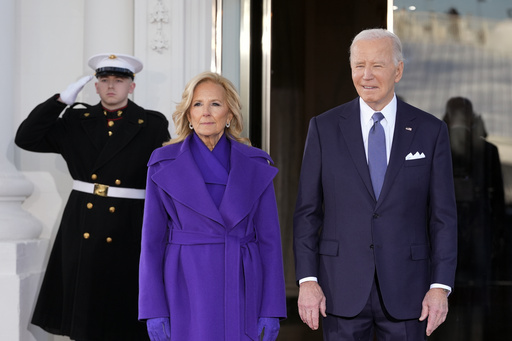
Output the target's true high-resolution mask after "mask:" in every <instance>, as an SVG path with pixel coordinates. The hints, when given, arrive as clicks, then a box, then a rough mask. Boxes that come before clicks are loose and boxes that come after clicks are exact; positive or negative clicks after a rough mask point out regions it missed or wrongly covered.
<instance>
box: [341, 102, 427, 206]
mask: <svg viewBox="0 0 512 341" xmlns="http://www.w3.org/2000/svg"><path fill="white" fill-rule="evenodd" d="M359 115H360V108H359V98H356V99H355V100H353V101H351V102H349V103H348V105H347V106H345V107H344V110H343V111H341V112H340V114H339V118H340V119H339V127H340V130H341V132H342V136H343V138H344V140H345V144H346V146H347V148H348V149H349V152H350V155H351V157H352V160H353V161H354V164H355V166H356V168H357V170H358V172H359V175H360V176H361V179H362V180H363V182H364V184H365V186H366V189H367V190H368V193H369V194H370V195H371V196H372V197H373V199H374V200H376V199H375V194H374V192H373V187H372V182H371V178H370V171H369V169H368V163H367V161H366V153H365V150H364V144H363V140H362V136H361V120H360V116H359ZM416 127H417V120H416V116H415V115H414V114H409V113H407V112H405V108H404V103H403V102H401V101H400V100H397V112H396V122H395V131H394V135H393V143H392V144H391V154H390V157H389V163H388V168H387V170H386V176H385V178H384V183H383V185H382V191H381V194H380V196H379V200H378V201H377V200H376V201H377V207H378V206H379V205H380V204H381V203H382V201H383V200H384V199H385V197H386V195H387V194H388V193H389V191H390V190H391V188H392V184H393V182H394V180H395V178H396V176H397V174H398V172H399V170H400V168H401V167H402V166H403V164H404V162H405V156H406V155H407V153H408V152H409V151H408V150H409V147H410V145H411V142H412V140H413V137H414V134H415V132H416V130H417V129H416ZM354 141H360V143H354Z"/></svg>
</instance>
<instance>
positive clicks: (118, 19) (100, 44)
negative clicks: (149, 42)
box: [80, 0, 134, 104]
mask: <svg viewBox="0 0 512 341" xmlns="http://www.w3.org/2000/svg"><path fill="white" fill-rule="evenodd" d="M133 9H134V4H133V1H126V0H110V1H104V0H87V1H84V75H85V74H91V73H93V72H94V71H93V70H91V68H90V67H89V66H88V65H87V61H88V60H89V58H90V57H91V56H93V55H95V54H99V53H123V54H129V55H133V49H134V47H133V46H134V39H133V36H134V19H133ZM112 13H115V15H112ZM94 82H95V79H93V80H92V81H91V82H89V84H87V86H86V87H85V88H84V90H83V91H82V92H81V94H80V95H81V99H80V101H82V102H85V103H89V104H96V103H98V102H99V97H98V95H97V94H96V89H95V88H94Z"/></svg>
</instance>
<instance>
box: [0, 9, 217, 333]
mask: <svg viewBox="0 0 512 341" xmlns="http://www.w3.org/2000/svg"><path fill="white" fill-rule="evenodd" d="M213 1H215V0H207V1H204V0H131V1H130V0H111V1H108V2H105V1H103V0H72V1H70V0H47V1H41V0H16V1H15V13H16V15H15V29H14V30H3V31H2V32H0V34H1V35H4V37H6V38H9V39H14V40H15V44H14V45H15V51H14V54H15V58H14V59H15V62H14V63H13V65H4V67H9V68H10V70H13V69H14V71H15V75H16V77H14V81H13V82H12V84H8V86H9V87H12V88H13V89H14V91H13V93H14V109H13V112H7V113H6V112H4V113H3V115H12V116H11V117H12V120H11V121H10V122H11V123H10V124H12V136H14V134H15V132H16V129H17V127H18V126H19V124H20V123H21V122H22V120H23V119H24V118H25V117H26V116H27V115H28V113H29V112H30V111H31V110H32V109H33V108H34V107H35V106H36V105H37V104H39V103H41V102H43V101H45V100H46V99H48V98H49V97H50V96H52V95H54V94H55V93H58V92H60V91H62V90H64V89H65V88H66V87H67V85H68V84H70V83H71V82H74V81H75V80H77V79H78V78H80V77H81V76H82V75H84V73H92V72H93V70H90V69H89V68H88V66H87V59H88V57H89V56H90V55H92V54H95V53H99V52H120V53H130V54H134V55H135V56H137V57H138V58H140V59H141V60H142V61H143V63H144V69H143V70H142V72H141V73H139V74H138V75H137V76H136V79H135V81H136V84H137V87H136V90H135V93H134V95H133V98H132V99H133V100H134V101H135V102H136V103H138V104H139V105H141V106H143V107H146V108H148V109H153V110H158V111H160V112H162V113H163V114H164V115H165V116H166V117H167V118H168V119H169V121H170V122H171V121H172V119H171V115H172V112H173V111H174V109H175V105H176V103H177V102H178V101H179V100H180V99H181V92H182V90H183V88H184V85H185V84H186V82H187V81H188V80H189V79H190V78H192V77H193V76H195V75H196V74H197V73H199V72H202V71H205V70H210V67H211V60H212V58H211V55H212V52H211V50H212V44H211V37H212V18H213V13H212V10H213V5H212V2H213ZM106 6H110V8H107V7H106ZM127 6H128V7H127ZM157 9H159V10H160V12H159V13H160V14H162V16H160V18H161V20H160V21H159V20H156V21H152V19H153V18H154V17H155V16H156V14H157V12H156V11H157ZM159 39H160V40H159ZM157 42H160V43H161V44H160V45H158V44H155V43H157ZM155 46H160V47H161V48H160V49H156V48H154V47H155ZM77 100H79V101H84V102H88V103H91V104H95V103H97V102H98V101H99V98H98V97H97V95H96V94H95V91H94V86H93V84H92V82H91V83H90V84H88V85H87V86H86V87H85V88H84V90H83V91H82V93H81V94H80V95H79V97H78V99H77ZM170 132H171V134H173V133H174V128H173V125H172V123H171V128H170ZM7 148H8V149H9V150H11V151H12V158H13V160H12V162H13V164H14V165H15V166H16V168H17V169H18V170H19V171H20V172H21V173H23V174H24V175H25V177H26V178H28V179H29V180H31V181H32V182H33V183H34V192H33V194H32V195H31V196H30V197H29V198H28V199H27V200H26V201H25V202H24V204H23V208H24V209H25V210H26V211H27V212H29V213H31V214H32V215H33V216H34V217H36V218H37V219H39V221H40V222H41V223H42V226H43V229H42V232H41V236H40V238H41V239H40V240H39V241H38V240H35V241H31V243H32V244H33V245H35V246H33V247H32V248H31V249H30V250H31V251H30V252H26V250H25V249H24V248H23V247H22V246H23V245H24V244H23V243H21V244H20V242H10V241H6V242H5V245H6V247H5V248H3V247H2V248H1V250H7V251H6V253H5V254H2V253H1V252H0V270H1V271H0V273H3V270H4V269H7V270H8V271H10V270H9V269H10V266H11V264H12V261H14V262H15V264H16V262H19V259H11V258H12V255H14V257H15V258H23V261H24V262H25V263H26V264H27V265H26V266H23V267H20V269H17V270H15V271H14V270H13V272H12V276H10V277H9V278H8V281H4V282H5V283H8V284H6V286H2V285H1V283H0V287H2V288H3V289H4V290H3V291H2V296H3V295H7V296H9V297H11V298H13V299H14V301H13V302H12V303H13V304H15V303H16V300H18V299H19V300H20V302H18V306H19V309H21V310H22V315H23V316H24V317H23V318H24V319H25V320H26V321H23V322H22V323H21V325H22V326H21V328H22V329H24V331H22V333H20V335H21V336H20V340H45V341H46V340H48V341H51V340H68V338H63V337H53V336H51V335H48V334H46V333H45V332H43V331H42V330H40V329H39V328H38V327H35V326H32V325H30V324H28V323H27V321H28V320H29V318H30V315H31V312H32V309H33V304H34V298H35V297H36V293H37V291H38V290H39V284H40V281H41V278H40V277H41V273H40V271H41V270H43V271H44V267H45V265H46V261H47V258H48V255H49V251H50V248H51V245H52V243H53V238H54V236H55V234H56V232H57V228H58V225H59V223H60V217H61V214H62V210H63V207H64V204H65V202H66V200H67V197H68V195H69V191H70V188H71V181H72V179H71V178H70V176H69V174H68V171H67V167H66V164H65V162H64V161H63V160H62V158H61V157H60V156H59V155H53V154H42V153H31V152H26V151H23V150H21V149H19V148H17V147H16V146H14V144H13V142H12V141H11V142H10V143H9V146H8V147H7ZM1 152H5V151H1ZM0 162H4V161H0ZM0 242H2V244H4V243H3V242H4V241H0ZM32 244H31V245H32ZM11 245H12V247H11ZM20 245H21V246H20ZM24 250H25V251H24ZM31 257H34V258H37V259H34V260H33V263H31ZM25 263H21V264H25ZM34 268H39V272H38V270H37V269H34ZM24 269H26V271H28V272H29V273H30V275H29V276H28V278H30V279H31V280H30V281H28V282H27V280H26V278H27V275H26V274H24V273H23V271H25V270H24ZM19 271H21V272H22V273H20V272H19ZM34 276H35V277H36V278H34ZM4 282H2V283H4ZM20 293H23V294H20ZM11 306H12V305H9V307H11ZM15 306H16V305H15ZM3 308H4V309H3ZM0 316H12V311H9V310H8V309H7V308H6V305H5V304H3V305H0ZM8 328H10V326H9V325H8V324H7V321H5V320H3V319H1V321H0V329H2V330H5V329H8ZM27 331H28V332H27ZM0 335H4V334H0ZM27 335H28V336H27ZM9 341H11V340H9ZM12 341H14V340H12Z"/></svg>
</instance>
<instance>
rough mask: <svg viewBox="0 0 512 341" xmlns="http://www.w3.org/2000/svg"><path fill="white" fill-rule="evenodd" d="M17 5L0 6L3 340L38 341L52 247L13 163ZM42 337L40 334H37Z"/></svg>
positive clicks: (25, 182) (0, 317) (5, 3)
mask: <svg viewBox="0 0 512 341" xmlns="http://www.w3.org/2000/svg"><path fill="white" fill-rule="evenodd" d="M15 5H16V0H3V1H2V2H1V3H0V46H2V49H3V50H2V51H3V52H2V53H1V54H0V65H3V66H6V67H4V68H3V71H2V77H1V78H0V101H1V102H2V106H3V110H4V113H5V115H3V116H2V124H1V125H0V151H1V152H0V292H1V293H2V297H3V298H2V304H1V305H0V321H1V322H0V323H1V328H0V340H34V338H33V335H32V334H31V333H30V332H29V331H28V325H29V318H30V315H31V312H32V306H33V302H34V297H35V292H36V291H37V285H38V283H39V278H40V274H41V268H42V264H41V263H42V262H43V259H44V253H45V251H46V244H47V242H45V241H41V240H39V239H38V237H39V235H40V233H41V230H42V226H41V224H40V223H39V221H37V220H36V219H35V218H34V217H32V216H31V215H30V214H29V213H27V212H25V211H24V210H23V209H22V207H21V204H22V203H23V201H24V200H25V199H26V198H27V197H28V196H30V194H31V193H32V191H33V185H32V183H30V182H29V181H28V180H26V179H25V177H24V176H23V175H22V174H21V173H20V172H18V171H17V170H16V168H15V167H14V166H13V164H12V163H11V162H12V160H13V148H14V147H13V130H14V127H13V122H12V117H13V116H12V115H13V114H12V113H14V110H15V102H14V99H15V98H16V97H15V93H14V92H15V87H14V84H15V72H16V68H15V66H16V58H15V51H16V44H15V37H16V35H15V14H16V13H15ZM36 333H37V332H36Z"/></svg>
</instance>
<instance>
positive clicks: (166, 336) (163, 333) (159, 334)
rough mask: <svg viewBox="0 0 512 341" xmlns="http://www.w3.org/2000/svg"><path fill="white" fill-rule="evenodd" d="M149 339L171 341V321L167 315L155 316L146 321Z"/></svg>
mask: <svg viewBox="0 0 512 341" xmlns="http://www.w3.org/2000/svg"><path fill="white" fill-rule="evenodd" d="M146 326H147V328H148V335H149V338H150V339H151V341H171V321H170V320H169V318H168V317H155V318H152V319H148V320H147V321H146Z"/></svg>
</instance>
